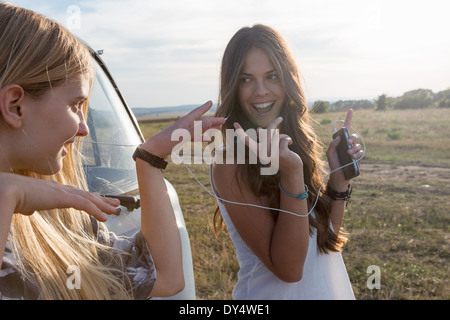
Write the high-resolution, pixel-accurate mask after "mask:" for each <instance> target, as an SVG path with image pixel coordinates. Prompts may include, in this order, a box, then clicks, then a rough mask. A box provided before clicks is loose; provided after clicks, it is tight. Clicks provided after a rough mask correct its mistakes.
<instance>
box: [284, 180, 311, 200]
mask: <svg viewBox="0 0 450 320" xmlns="http://www.w3.org/2000/svg"><path fill="white" fill-rule="evenodd" d="M278 187H279V188H280V190H281V191H282V192H283V193H285V194H287V195H288V196H291V197H294V198H297V199H299V200H303V199H307V198H308V186H307V185H306V184H305V189H306V191H305V192H304V193H301V194H299V195H296V194H291V193H289V192H287V191H286V190H284V189H283V188H282V187H281V181H280V182H279V183H278Z"/></svg>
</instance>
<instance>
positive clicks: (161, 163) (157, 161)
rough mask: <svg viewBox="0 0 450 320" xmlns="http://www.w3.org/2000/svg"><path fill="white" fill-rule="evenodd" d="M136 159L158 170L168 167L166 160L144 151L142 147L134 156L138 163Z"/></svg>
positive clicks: (137, 149) (138, 148)
mask: <svg viewBox="0 0 450 320" xmlns="http://www.w3.org/2000/svg"><path fill="white" fill-rule="evenodd" d="M136 158H139V159H141V160H144V161H145V162H147V163H148V164H150V165H151V166H153V167H155V168H158V169H165V168H166V167H167V161H166V160H164V159H163V158H161V157H158V156H155V155H154V154H151V153H150V152H148V151H146V150H144V149H142V148H141V147H137V148H136V151H135V152H134V154H133V159H134V161H136Z"/></svg>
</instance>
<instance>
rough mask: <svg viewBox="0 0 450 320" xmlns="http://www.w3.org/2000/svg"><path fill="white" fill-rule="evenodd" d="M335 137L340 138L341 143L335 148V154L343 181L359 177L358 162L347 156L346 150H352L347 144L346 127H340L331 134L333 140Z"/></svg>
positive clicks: (347, 134) (348, 136)
mask: <svg viewBox="0 0 450 320" xmlns="http://www.w3.org/2000/svg"><path fill="white" fill-rule="evenodd" d="M337 136H340V137H341V141H340V142H339V145H338V146H337V148H336V152H337V155H338V158H339V162H340V165H341V167H343V168H342V171H343V172H344V177H345V180H350V179H352V178H354V177H357V176H358V175H359V165H358V162H357V161H356V160H355V159H353V158H352V157H351V156H350V155H349V154H348V150H349V149H351V148H352V145H349V144H347V139H348V138H350V135H349V133H348V130H347V128H346V127H342V128H341V129H339V130H338V131H336V132H335V133H334V134H333V139H336V137H337Z"/></svg>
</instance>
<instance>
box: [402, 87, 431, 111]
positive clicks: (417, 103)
mask: <svg viewBox="0 0 450 320" xmlns="http://www.w3.org/2000/svg"><path fill="white" fill-rule="evenodd" d="M433 97H434V94H433V92H432V91H431V90H426V89H417V90H412V91H408V92H405V93H404V94H403V96H402V97H400V98H398V100H397V102H396V103H395V105H394V108H395V109H424V108H428V107H431V106H432V105H433Z"/></svg>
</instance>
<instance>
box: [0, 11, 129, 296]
mask: <svg viewBox="0 0 450 320" xmlns="http://www.w3.org/2000/svg"><path fill="white" fill-rule="evenodd" d="M0 48H1V49H0V90H1V89H2V88H3V87H5V86H6V85H8V84H18V85H20V86H21V87H22V88H23V89H24V92H25V94H28V95H31V96H33V97H39V96H40V95H42V94H44V93H45V92H46V91H47V90H49V89H50V88H52V87H57V86H59V85H62V84H64V82H65V81H67V80H68V79H72V78H74V77H77V76H80V75H88V76H89V78H90V82H91V83H92V81H93V77H94V67H93V62H92V58H91V56H90V53H89V50H88V48H87V47H86V46H85V45H84V44H83V43H81V42H80V41H79V40H78V39H77V38H76V37H74V36H73V35H72V34H71V33H70V32H68V31H67V30H66V29H64V28H63V27H62V26H61V25H59V24H58V23H56V22H54V21H51V20H49V19H47V18H45V17H43V16H42V15H39V14H37V13H35V12H33V11H31V10H27V9H23V8H19V7H17V6H14V5H11V4H7V3H3V2H1V3H0ZM83 110H84V112H85V114H86V112H87V102H86V103H85V105H84V106H83ZM77 151H78V150H72V147H70V149H69V150H68V155H67V156H66V158H65V159H64V162H63V169H62V170H61V171H60V172H58V173H56V174H55V175H52V176H43V175H40V174H38V173H34V172H30V171H26V170H22V171H21V172H16V173H17V174H22V175H26V176H33V177H37V178H40V179H46V180H53V181H58V182H60V183H63V184H68V185H73V186H75V187H79V188H84V189H87V188H86V183H85V180H84V175H83V172H82V169H81V159H80V156H77V154H79V153H78V152H77ZM98 229H99V232H101V233H102V236H103V237H106V238H107V237H108V233H107V231H106V229H105V228H104V226H103V225H102V224H99V228H98ZM97 236H98V234H96V233H95V232H94V228H93V226H92V221H91V217H90V216H89V215H88V214H86V213H84V212H80V211H77V210H74V209H62V210H59V209H58V210H48V211H39V212H35V213H34V214H32V215H30V216H25V215H21V214H14V215H13V220H12V223H11V228H10V237H9V238H10V241H11V245H12V248H13V252H14V255H15V257H16V259H17V261H18V265H19V268H20V272H21V273H22V275H23V277H25V278H27V279H28V280H29V281H32V283H34V284H35V285H36V287H37V288H38V290H39V298H41V299H111V298H118V299H125V298H130V294H129V290H128V289H129V288H128V287H129V283H128V282H127V280H125V279H127V277H126V276H125V275H124V270H122V269H121V268H117V269H115V268H114V269H113V268H112V267H108V266H107V265H104V262H103V263H102V262H101V261H100V258H102V259H103V260H105V259H104V258H105V257H110V259H119V260H120V258H118V257H116V256H115V255H114V254H113V253H112V249H111V248H109V247H108V246H104V245H102V244H100V243H99V242H98V241H97ZM106 240H107V239H106ZM117 256H118V255H117ZM69 266H76V267H78V268H79V270H80V274H81V286H80V288H79V289H71V288H68V286H67V280H68V278H69V276H70V273H69V274H68V267H69Z"/></svg>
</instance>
